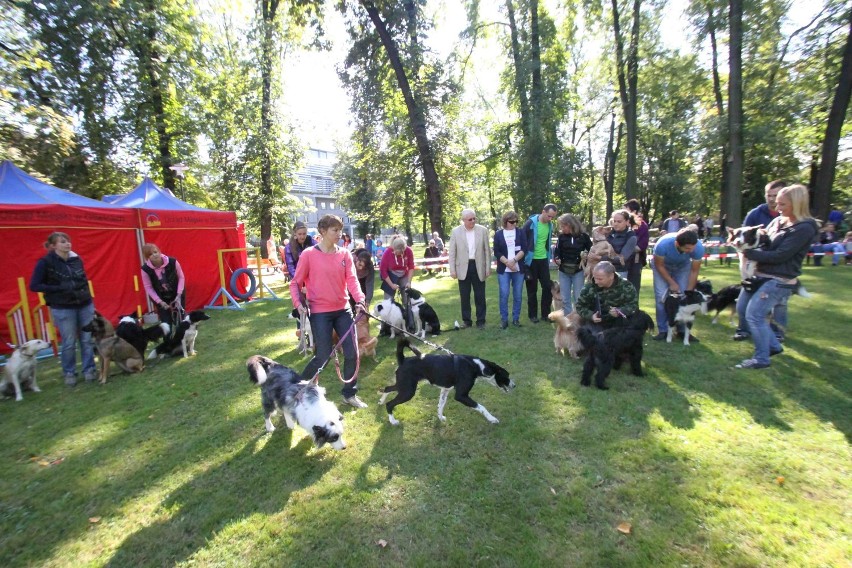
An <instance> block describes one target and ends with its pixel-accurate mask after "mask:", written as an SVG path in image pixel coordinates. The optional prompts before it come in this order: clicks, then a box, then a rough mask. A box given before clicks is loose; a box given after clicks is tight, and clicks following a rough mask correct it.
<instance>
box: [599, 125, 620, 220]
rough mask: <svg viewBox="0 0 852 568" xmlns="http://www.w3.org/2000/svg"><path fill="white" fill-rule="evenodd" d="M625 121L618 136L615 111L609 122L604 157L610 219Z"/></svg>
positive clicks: (605, 187)
mask: <svg viewBox="0 0 852 568" xmlns="http://www.w3.org/2000/svg"><path fill="white" fill-rule="evenodd" d="M623 129H624V123H623V122H620V123H619V124H618V137H616V134H615V112H613V113H612V119H611V121H610V123H609V140H608V141H607V144H606V157H605V158H604V169H603V178H604V194H605V195H606V218H607V219H609V217H610V215H612V211H613V193H614V192H615V163H616V162H617V161H618V152H619V148H620V147H621V138H622V136H623Z"/></svg>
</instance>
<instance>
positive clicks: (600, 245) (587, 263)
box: [580, 225, 618, 282]
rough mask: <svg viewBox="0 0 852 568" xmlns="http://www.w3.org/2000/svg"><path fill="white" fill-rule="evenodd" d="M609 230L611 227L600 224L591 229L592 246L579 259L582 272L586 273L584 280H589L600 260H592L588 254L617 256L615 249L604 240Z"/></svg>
mask: <svg viewBox="0 0 852 568" xmlns="http://www.w3.org/2000/svg"><path fill="white" fill-rule="evenodd" d="M611 232H612V227H610V226H607V225H601V226H600V227H595V228H594V229H592V248H590V249H589V252H588V253H587V254H586V256H584V257H583V258H582V260H581V261H580V266H582V267H583V273H584V274H585V275H586V282H589V281H591V279H592V272H593V271H594V269H595V266H597V265H598V263H599V262H601V261H600V260H592V259H591V258H589V256H590V255H597V256H598V257H601V258H613V257H615V256H618V255H616V254H615V249H614V248H612V245H611V244H609V242H608V241H607V240H606V238H607V237H608V236H609V234H610V233H611Z"/></svg>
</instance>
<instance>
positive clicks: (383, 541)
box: [376, 538, 388, 548]
mask: <svg viewBox="0 0 852 568" xmlns="http://www.w3.org/2000/svg"><path fill="white" fill-rule="evenodd" d="M376 544H378V545H379V546H381V547H382V548H385V547H387V545H388V541H386V540H385V539H383V538H380V539H379V540H377V541H376Z"/></svg>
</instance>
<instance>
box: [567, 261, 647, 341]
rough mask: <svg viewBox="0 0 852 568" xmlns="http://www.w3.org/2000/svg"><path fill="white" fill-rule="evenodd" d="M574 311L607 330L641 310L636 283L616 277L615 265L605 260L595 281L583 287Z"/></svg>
mask: <svg viewBox="0 0 852 568" xmlns="http://www.w3.org/2000/svg"><path fill="white" fill-rule="evenodd" d="M575 309H576V310H577V314H579V316H580V317H581V318H583V321H586V322H592V323H596V324H600V325H601V326H602V327H604V328H608V327H613V326H617V325H619V324H620V323H622V322H623V320H624V319H626V318H627V317H628V316H630V315H632V314H633V313H635V312H636V311H638V310H639V297H638V294H637V293H636V288H634V287H633V284H631V283H630V282H628V281H627V280H625V279H624V278H622V277H620V276H619V275H618V274H616V273H615V266H613V264H612V263H611V262H609V261H606V260H604V261H602V262H599V263H598V264H597V266H595V268H594V270H593V271H592V282H589V283H588V284H586V285H585V286H584V287H583V291H582V292H580V298H579V299H578V300H577V305H576V307H575Z"/></svg>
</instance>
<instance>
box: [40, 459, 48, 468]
mask: <svg viewBox="0 0 852 568" xmlns="http://www.w3.org/2000/svg"><path fill="white" fill-rule="evenodd" d="M38 465H41V466H44V467H47V466H49V465H50V462H49V461H47V460H39V462H38Z"/></svg>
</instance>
